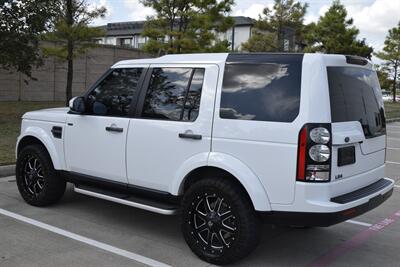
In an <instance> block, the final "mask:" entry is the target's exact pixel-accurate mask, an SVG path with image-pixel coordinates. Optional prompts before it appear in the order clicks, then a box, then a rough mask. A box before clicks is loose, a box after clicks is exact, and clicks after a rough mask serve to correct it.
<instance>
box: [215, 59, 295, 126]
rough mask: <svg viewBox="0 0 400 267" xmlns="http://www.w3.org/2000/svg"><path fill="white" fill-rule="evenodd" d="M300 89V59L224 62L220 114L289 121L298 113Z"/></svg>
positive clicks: (244, 118) (222, 115) (241, 117)
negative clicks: (265, 61)
mask: <svg viewBox="0 0 400 267" xmlns="http://www.w3.org/2000/svg"><path fill="white" fill-rule="evenodd" d="M271 61H272V60H271ZM300 88H301V60H298V61H295V60H293V61H290V60H277V59H275V60H274V61H272V62H271V63H269V62H267V63H250V64H248V63H243V64H242V63H234V64H227V65H226V66H225V73H224V80H223V84H222V93H221V108H220V117H221V118H223V119H239V120H256V121H278V122H292V121H293V120H294V119H295V118H296V117H297V115H298V113H299V108H300Z"/></svg>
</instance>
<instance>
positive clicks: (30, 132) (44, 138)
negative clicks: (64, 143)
mask: <svg viewBox="0 0 400 267" xmlns="http://www.w3.org/2000/svg"><path fill="white" fill-rule="evenodd" d="M29 136H31V137H35V138H36V139H38V140H39V141H40V142H42V144H43V145H44V146H45V148H46V149H47V152H48V153H49V155H50V158H51V161H52V162H53V166H54V169H56V170H61V169H62V167H63V164H62V162H61V160H60V158H59V156H58V154H57V150H56V147H55V145H54V143H53V142H52V139H51V137H50V136H49V135H48V134H47V133H46V132H45V131H44V130H43V129H42V128H40V127H36V126H28V127H26V128H25V130H24V132H23V133H22V134H21V135H20V136H19V137H18V141H17V149H18V146H19V143H20V142H21V140H22V139H23V138H25V137H29Z"/></svg>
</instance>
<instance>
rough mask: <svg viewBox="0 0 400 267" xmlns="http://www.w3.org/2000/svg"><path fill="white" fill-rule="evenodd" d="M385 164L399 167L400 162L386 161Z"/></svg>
mask: <svg viewBox="0 0 400 267" xmlns="http://www.w3.org/2000/svg"><path fill="white" fill-rule="evenodd" d="M385 163H389V164H396V165H400V162H395V161H386V162H385Z"/></svg>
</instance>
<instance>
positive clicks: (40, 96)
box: [0, 46, 150, 101]
mask: <svg viewBox="0 0 400 267" xmlns="http://www.w3.org/2000/svg"><path fill="white" fill-rule="evenodd" d="M146 57H150V56H149V55H147V54H144V53H142V52H141V51H139V50H135V49H126V48H121V47H115V46H102V47H96V48H94V49H91V50H90V51H88V52H87V53H86V54H83V55H81V56H80V57H79V58H77V59H76V60H75V61H74V79H73V85H72V95H74V96H75V95H80V94H82V93H83V92H84V91H85V90H86V89H87V88H88V87H89V86H91V85H92V84H93V83H94V82H95V81H96V80H97V79H98V78H99V77H100V76H101V75H102V74H103V73H104V72H105V71H106V70H107V69H108V68H109V67H110V66H111V65H113V64H114V63H115V62H118V61H120V60H124V59H135V58H146ZM32 76H33V77H35V78H36V79H37V80H36V81H33V80H29V79H27V78H26V77H24V75H21V74H19V73H10V71H7V70H4V69H1V68H0V101H17V100H22V101H64V100H65V87H66V79H67V64H66V63H65V62H61V61H59V60H58V59H55V58H47V59H45V62H44V65H43V66H42V67H40V68H39V69H35V70H34V71H33V72H32ZM24 80H27V81H28V83H25V82H24Z"/></svg>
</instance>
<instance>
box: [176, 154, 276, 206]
mask: <svg viewBox="0 0 400 267" xmlns="http://www.w3.org/2000/svg"><path fill="white" fill-rule="evenodd" d="M209 175H220V176H222V177H225V178H226V179H231V181H232V182H234V183H237V184H238V185H240V186H241V187H242V188H243V190H244V191H245V192H246V193H247V195H248V196H249V198H250V200H251V202H252V204H253V206H254V208H255V210H258V211H270V210H271V205H270V202H269V198H268V196H267V193H266V192H265V190H264V187H263V185H262V184H261V182H260V180H259V179H258V178H257V177H256V176H255V175H254V173H253V172H252V171H251V170H250V169H249V168H248V167H247V166H246V165H245V164H244V163H242V162H241V161H239V160H238V159H236V158H234V157H232V156H230V155H226V154H222V153H215V152H212V153H210V155H209V157H208V164H206V165H202V166H197V167H196V168H194V169H192V170H190V171H189V172H188V173H187V174H186V175H184V176H183V178H182V179H181V182H180V184H179V187H178V188H175V189H174V191H173V192H171V193H173V194H176V195H182V194H183V193H184V192H185V190H187V188H188V187H189V186H190V185H191V184H193V183H194V182H196V181H198V180H200V179H201V178H202V177H205V176H209Z"/></svg>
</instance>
